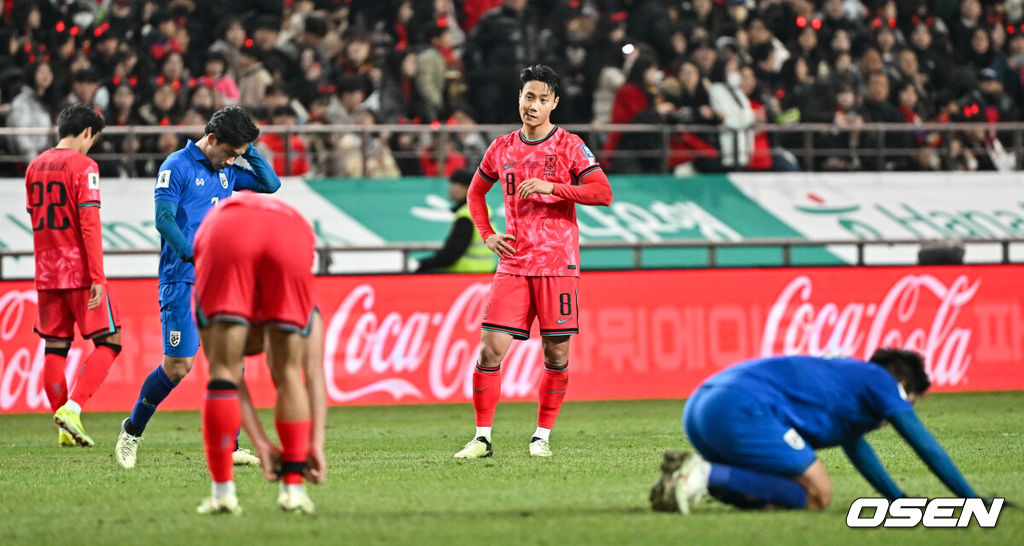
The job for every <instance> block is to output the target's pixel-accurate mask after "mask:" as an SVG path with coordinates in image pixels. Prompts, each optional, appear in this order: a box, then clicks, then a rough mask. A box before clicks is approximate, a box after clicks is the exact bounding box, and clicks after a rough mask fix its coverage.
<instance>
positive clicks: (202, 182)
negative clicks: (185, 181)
mask: <svg viewBox="0 0 1024 546" xmlns="http://www.w3.org/2000/svg"><path fill="white" fill-rule="evenodd" d="M205 185H206V179H205V178H196V186H205Z"/></svg>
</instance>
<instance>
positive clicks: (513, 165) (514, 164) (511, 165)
mask: <svg viewBox="0 0 1024 546" xmlns="http://www.w3.org/2000/svg"><path fill="white" fill-rule="evenodd" d="M516 163H519V162H518V161H513V162H512V163H506V164H505V168H506V169H509V168H512V167H515V166H516Z"/></svg>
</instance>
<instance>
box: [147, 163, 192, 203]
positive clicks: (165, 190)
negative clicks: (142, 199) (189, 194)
mask: <svg viewBox="0 0 1024 546" xmlns="http://www.w3.org/2000/svg"><path fill="white" fill-rule="evenodd" d="M184 189H185V183H184V176H182V173H181V170H180V169H179V168H177V166H176V165H174V163H172V162H171V161H164V163H163V164H162V165H160V171H159V172H158V173H157V175H156V188H155V189H154V192H153V198H154V199H157V200H163V201H173V202H175V203H178V202H180V201H181V194H182V192H183V191H184Z"/></svg>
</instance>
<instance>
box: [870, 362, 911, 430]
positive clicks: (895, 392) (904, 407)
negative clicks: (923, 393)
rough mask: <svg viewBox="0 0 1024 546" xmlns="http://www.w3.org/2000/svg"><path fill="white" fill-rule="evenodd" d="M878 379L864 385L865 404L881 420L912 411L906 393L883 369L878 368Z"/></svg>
mask: <svg viewBox="0 0 1024 546" xmlns="http://www.w3.org/2000/svg"><path fill="white" fill-rule="evenodd" d="M878 371H879V372H881V373H879V374H878V379H874V378H872V380H869V381H868V382H867V383H866V394H865V395H866V397H867V402H868V404H869V405H870V407H871V408H873V409H874V410H875V411H876V412H877V413H878V414H879V415H880V416H881V417H882V418H883V419H887V418H888V417H889V416H890V415H892V414H894V413H899V412H901V411H913V409H914V408H913V406H911V405H910V401H909V400H907V392H906V391H905V390H904V389H903V385H901V384H900V383H899V382H898V381H896V379H895V378H894V377H893V376H892V375H891V374H889V372H888V371H886V370H885V369H884V368H882V367H879V369H878Z"/></svg>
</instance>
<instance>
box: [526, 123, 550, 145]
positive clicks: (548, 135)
mask: <svg viewBox="0 0 1024 546" xmlns="http://www.w3.org/2000/svg"><path fill="white" fill-rule="evenodd" d="M557 130H558V126H557V125H552V126H551V130H550V131H548V134H546V135H544V137H543V138H539V139H537V140H530V139H528V138H526V135H524V134H523V130H522V129H520V130H519V140H521V141H523V144H526V145H527V146H536V145H538V144H540V143H541V142H544V141H545V140H547V139H549V138H551V135H553V134H555V131H557Z"/></svg>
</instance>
